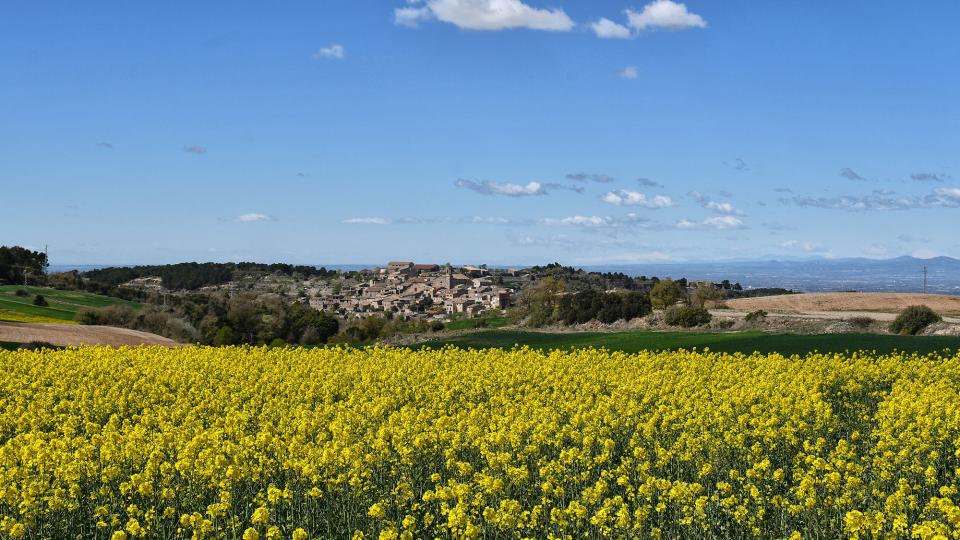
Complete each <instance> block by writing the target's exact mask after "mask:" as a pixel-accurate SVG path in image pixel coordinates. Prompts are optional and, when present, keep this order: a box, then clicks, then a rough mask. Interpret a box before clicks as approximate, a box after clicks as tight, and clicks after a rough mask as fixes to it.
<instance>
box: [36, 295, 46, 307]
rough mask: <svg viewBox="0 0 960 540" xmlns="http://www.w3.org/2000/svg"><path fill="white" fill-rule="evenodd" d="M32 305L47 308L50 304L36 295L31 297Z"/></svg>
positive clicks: (41, 296)
mask: <svg viewBox="0 0 960 540" xmlns="http://www.w3.org/2000/svg"><path fill="white" fill-rule="evenodd" d="M33 305H35V306H39V307H47V306H49V305H50V304H49V303H48V302H47V299H46V298H44V297H43V295H42V294H38V295H36V296H34V297H33Z"/></svg>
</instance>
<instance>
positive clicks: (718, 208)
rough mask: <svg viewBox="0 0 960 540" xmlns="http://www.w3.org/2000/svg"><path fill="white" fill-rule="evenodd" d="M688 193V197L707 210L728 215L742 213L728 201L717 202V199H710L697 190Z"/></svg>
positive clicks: (739, 214)
mask: <svg viewBox="0 0 960 540" xmlns="http://www.w3.org/2000/svg"><path fill="white" fill-rule="evenodd" d="M688 195H690V198H692V199H693V200H695V201H697V202H698V203H700V206H702V207H704V208H706V209H707V210H712V211H713V212H714V213H717V214H724V215H728V216H742V215H743V211H742V210H740V209H739V208H737V207H736V206H734V205H732V204H730V203H728V202H717V201H713V200H710V198H709V197H707V196H706V195H704V194H702V193H700V192H699V191H691V192H690V193H689V194H688ZM728 195H729V194H728Z"/></svg>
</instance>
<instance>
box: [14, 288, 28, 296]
mask: <svg viewBox="0 0 960 540" xmlns="http://www.w3.org/2000/svg"><path fill="white" fill-rule="evenodd" d="M14 294H16V295H17V296H30V291H27V290H24V289H17V292H15V293H14Z"/></svg>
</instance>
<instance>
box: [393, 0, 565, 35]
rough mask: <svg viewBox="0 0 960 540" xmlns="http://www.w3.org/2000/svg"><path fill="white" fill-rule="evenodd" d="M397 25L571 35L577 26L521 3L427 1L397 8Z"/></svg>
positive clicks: (553, 11) (550, 11) (501, 0)
mask: <svg viewBox="0 0 960 540" xmlns="http://www.w3.org/2000/svg"><path fill="white" fill-rule="evenodd" d="M393 15H394V21H395V22H396V23H397V24H400V25H404V26H416V25H417V24H419V23H420V22H421V21H424V20H427V19H430V18H435V19H437V20H439V21H443V22H446V23H450V24H452V25H455V26H457V27H459V28H463V29H466V30H508V29H514V28H528V29H531V30H550V31H562V32H565V31H569V30H572V29H573V26H574V23H573V21H572V20H571V19H570V17H568V16H567V14H566V12H564V11H563V10H562V9H541V8H535V7H531V6H529V5H527V4H525V3H523V2H522V1H520V0H427V1H426V3H425V4H424V5H423V7H404V8H397V9H395V10H394V12H393Z"/></svg>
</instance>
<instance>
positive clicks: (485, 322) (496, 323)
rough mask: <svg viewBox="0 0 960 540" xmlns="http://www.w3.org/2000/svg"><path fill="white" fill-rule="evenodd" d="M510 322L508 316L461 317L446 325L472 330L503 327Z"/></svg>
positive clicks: (453, 328)
mask: <svg viewBox="0 0 960 540" xmlns="http://www.w3.org/2000/svg"><path fill="white" fill-rule="evenodd" d="M508 323H509V321H507V318H506V317H488V318H486V319H460V320H457V321H450V322H448V323H446V324H445V325H444V326H445V327H446V328H447V330H472V329H474V328H501V327H504V326H506V325H507V324H508Z"/></svg>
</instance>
